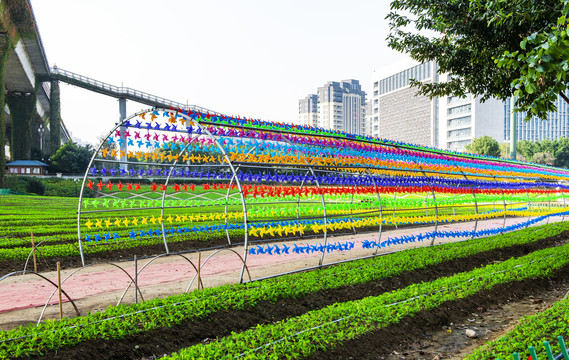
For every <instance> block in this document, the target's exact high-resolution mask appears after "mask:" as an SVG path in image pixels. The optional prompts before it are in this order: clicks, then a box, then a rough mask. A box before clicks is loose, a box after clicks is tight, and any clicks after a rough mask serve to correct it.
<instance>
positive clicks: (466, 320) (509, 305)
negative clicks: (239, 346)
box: [310, 267, 569, 360]
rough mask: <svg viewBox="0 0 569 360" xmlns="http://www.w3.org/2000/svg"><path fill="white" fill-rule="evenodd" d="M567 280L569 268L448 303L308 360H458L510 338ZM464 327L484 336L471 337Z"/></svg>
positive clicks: (557, 296) (559, 293) (556, 295)
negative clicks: (510, 332)
mask: <svg viewBox="0 0 569 360" xmlns="http://www.w3.org/2000/svg"><path fill="white" fill-rule="evenodd" d="M568 276H569V267H564V268H563V269H561V270H560V271H558V272H557V273H556V274H555V275H554V276H553V277H550V278H544V279H529V280H524V281H520V282H515V283H510V284H504V285H500V286H497V287H494V288H492V289H490V290H484V291H482V292H480V293H478V294H476V295H473V296H469V297H467V298H466V299H463V300H458V301H451V302H446V303H443V304H442V305H440V306H439V307H437V308H436V309H433V310H430V311H421V312H420V313H418V314H416V315H415V316H413V317H406V318H404V319H402V320H401V321H400V322H399V323H398V324H394V325H392V326H389V327H387V328H384V329H381V330H378V331H376V332H374V333H372V334H369V335H367V336H362V337H360V338H358V339H354V340H350V341H346V342H344V343H343V344H342V346H341V347H340V348H337V349H334V350H332V351H327V352H319V353H317V354H314V355H313V356H311V357H310V359H388V360H391V359H460V358H462V357H463V356H465V355H466V354H468V353H469V352H471V351H472V350H473V349H474V348H475V347H477V346H480V345H482V344H484V343H485V342H487V341H489V340H492V339H496V338H498V337H500V336H501V335H503V334H504V333H506V332H507V331H508V330H510V329H511V328H512V327H513V326H514V325H515V324H516V323H517V322H518V320H519V319H520V318H521V317H523V316H526V315H531V314H534V313H536V312H538V311H541V310H544V309H545V308H546V307H547V306H548V305H550V304H551V303H553V302H555V301H558V300H560V299H561V298H563V296H564V295H565V293H566V292H567V290H568V289H569V280H568V279H569V278H568ZM532 299H533V301H532ZM535 299H538V302H539V304H538V305H536V304H534V303H533V302H535ZM540 300H541V301H540ZM466 328H469V329H473V330H475V331H477V333H478V334H480V335H481V336H479V337H478V338H476V339H470V338H468V337H467V336H466V335H465V329H466Z"/></svg>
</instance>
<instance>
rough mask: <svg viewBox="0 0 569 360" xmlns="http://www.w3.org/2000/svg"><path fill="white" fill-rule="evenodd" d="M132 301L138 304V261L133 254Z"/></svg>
mask: <svg viewBox="0 0 569 360" xmlns="http://www.w3.org/2000/svg"><path fill="white" fill-rule="evenodd" d="M134 303H135V304H138V261H137V260H136V255H134Z"/></svg>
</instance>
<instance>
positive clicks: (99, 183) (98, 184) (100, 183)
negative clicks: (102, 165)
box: [97, 180, 105, 191]
mask: <svg viewBox="0 0 569 360" xmlns="http://www.w3.org/2000/svg"><path fill="white" fill-rule="evenodd" d="M103 186H105V184H103V182H102V181H101V180H99V182H98V183H97V187H98V188H99V191H101V189H102V188H103Z"/></svg>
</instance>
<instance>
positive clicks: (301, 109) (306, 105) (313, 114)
mask: <svg viewBox="0 0 569 360" xmlns="http://www.w3.org/2000/svg"><path fill="white" fill-rule="evenodd" d="M298 121H299V123H300V125H309V126H318V95H315V94H311V95H308V96H307V97H305V98H304V99H300V100H299V102H298Z"/></svg>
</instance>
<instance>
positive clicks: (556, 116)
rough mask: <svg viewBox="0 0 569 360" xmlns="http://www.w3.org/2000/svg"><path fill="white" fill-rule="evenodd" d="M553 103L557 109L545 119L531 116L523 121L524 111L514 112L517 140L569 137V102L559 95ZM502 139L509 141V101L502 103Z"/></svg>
mask: <svg viewBox="0 0 569 360" xmlns="http://www.w3.org/2000/svg"><path fill="white" fill-rule="evenodd" d="M566 94H569V91H568V92H566ZM555 104H556V105H557V111H555V112H550V113H549V114H548V117H547V120H540V119H539V118H537V117H532V118H531V119H530V120H529V121H524V118H525V117H526V112H520V113H515V115H514V116H515V121H516V126H517V129H516V131H517V132H516V135H517V140H518V141H520V140H530V141H541V140H545V139H548V140H554V139H560V138H562V137H569V104H567V102H565V100H563V98H562V97H561V96H558V97H557V100H556V102H555ZM504 139H505V140H507V141H510V102H509V101H506V102H505V104H504Z"/></svg>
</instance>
